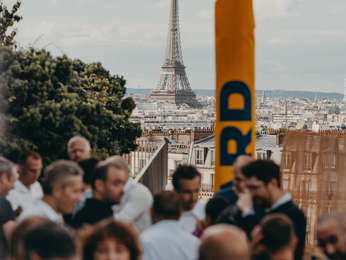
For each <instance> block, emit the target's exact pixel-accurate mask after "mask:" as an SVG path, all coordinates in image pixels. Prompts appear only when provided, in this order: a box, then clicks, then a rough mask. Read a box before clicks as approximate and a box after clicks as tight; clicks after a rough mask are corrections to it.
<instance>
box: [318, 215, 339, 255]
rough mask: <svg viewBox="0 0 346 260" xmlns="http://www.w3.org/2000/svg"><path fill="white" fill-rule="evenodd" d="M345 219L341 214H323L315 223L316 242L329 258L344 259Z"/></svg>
mask: <svg viewBox="0 0 346 260" xmlns="http://www.w3.org/2000/svg"><path fill="white" fill-rule="evenodd" d="M345 236H346V220H345V217H344V216H343V215H340V214H337V213H333V214H324V215H322V216H321V217H320V218H319V219H318V223H317V242H318V246H319V247H320V249H321V250H322V251H323V253H324V254H325V255H326V256H327V257H328V259H330V260H342V259H346V248H345V241H344V240H345Z"/></svg>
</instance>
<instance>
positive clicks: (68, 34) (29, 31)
mask: <svg viewBox="0 0 346 260" xmlns="http://www.w3.org/2000/svg"><path fill="white" fill-rule="evenodd" d="M11 1H12V0H7V2H11ZM239 1H241V0H239ZM254 1H255V9H256V11H255V13H256V27H257V28H256V52H257V54H256V55H257V72H256V73H257V75H256V77H257V80H256V87H257V88H258V89H290V90H293V89H300V90H301V89H305V90H322V91H337V92H342V91H343V84H344V78H346V16H345V15H344V14H345V11H346V1H345V0H328V1H327V0H254ZM5 2H6V1H5ZM23 2H24V3H23V6H22V10H21V13H22V15H23V17H24V20H23V21H22V22H21V24H20V26H19V32H18V33H19V34H18V38H17V40H18V41H19V43H20V45H21V46H23V47H28V46H30V45H33V46H35V47H46V48H48V49H49V50H51V51H52V52H54V54H61V53H66V54H68V55H70V56H72V57H78V58H80V59H82V60H84V61H87V62H91V61H101V62H102V63H103V64H104V65H105V67H106V68H108V69H109V70H111V72H113V73H114V74H121V75H124V76H125V77H126V79H127V80H128V87H141V88H152V87H154V86H156V84H157V82H158V79H159V73H160V66H161V64H162V62H163V59H164V51H165V44H166V37H167V29H168V14H169V2H170V1H169V0H23ZM213 5H214V0H180V16H181V19H180V20H181V34H182V41H183V55H184V61H185V65H186V66H187V72H188V76H189V79H190V82H191V86H192V88H214V77H215V72H214V49H213V48H214V47H213V46H214V32H213V26H214V24H213V23H214V22H213V20H214V19H213V12H214V10H213Z"/></svg>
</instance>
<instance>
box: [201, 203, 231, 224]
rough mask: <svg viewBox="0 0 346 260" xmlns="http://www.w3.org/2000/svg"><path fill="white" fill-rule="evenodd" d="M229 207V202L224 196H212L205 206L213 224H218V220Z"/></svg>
mask: <svg viewBox="0 0 346 260" xmlns="http://www.w3.org/2000/svg"><path fill="white" fill-rule="evenodd" d="M227 207H228V202H227V201H226V200H225V199H224V198H222V197H215V198H211V199H210V200H209V201H208V203H207V205H206V206H205V213H206V216H207V217H209V218H210V220H211V223H210V224H212V225H214V224H216V220H217V219H218V217H220V215H221V213H222V212H223V211H224V210H225V209H226V208H227Z"/></svg>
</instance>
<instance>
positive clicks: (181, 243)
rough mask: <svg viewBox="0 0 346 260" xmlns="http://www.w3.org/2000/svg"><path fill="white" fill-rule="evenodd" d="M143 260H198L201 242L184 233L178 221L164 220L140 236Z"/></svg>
mask: <svg viewBox="0 0 346 260" xmlns="http://www.w3.org/2000/svg"><path fill="white" fill-rule="evenodd" d="M140 240H141V243H142V247H143V256H142V260H196V259H197V257H198V247H199V240H198V239H197V238H196V237H194V236H193V235H191V234H190V233H188V232H186V231H184V230H183V229H182V228H181V225H180V224H179V222H178V221H175V220H163V221H160V222H158V223H157V224H155V225H153V226H151V227H149V228H148V229H146V230H145V231H144V232H143V233H142V234H141V236H140Z"/></svg>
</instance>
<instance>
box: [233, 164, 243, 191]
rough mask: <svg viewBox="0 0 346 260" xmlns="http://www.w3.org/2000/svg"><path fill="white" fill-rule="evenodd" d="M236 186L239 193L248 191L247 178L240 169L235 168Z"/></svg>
mask: <svg viewBox="0 0 346 260" xmlns="http://www.w3.org/2000/svg"><path fill="white" fill-rule="evenodd" d="M234 184H235V188H236V190H237V192H239V193H241V192H244V190H245V189H246V178H245V176H244V175H243V173H242V172H241V169H240V168H239V167H235V168H234Z"/></svg>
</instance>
